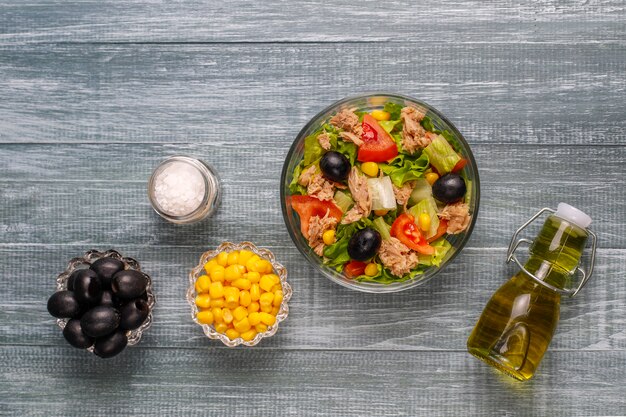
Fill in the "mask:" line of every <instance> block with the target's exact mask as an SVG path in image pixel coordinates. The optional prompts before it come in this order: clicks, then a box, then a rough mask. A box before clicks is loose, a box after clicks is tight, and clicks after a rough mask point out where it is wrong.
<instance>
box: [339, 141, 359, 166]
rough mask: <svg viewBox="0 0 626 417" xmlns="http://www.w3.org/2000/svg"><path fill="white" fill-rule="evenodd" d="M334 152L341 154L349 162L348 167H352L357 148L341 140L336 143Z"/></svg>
mask: <svg viewBox="0 0 626 417" xmlns="http://www.w3.org/2000/svg"><path fill="white" fill-rule="evenodd" d="M334 150H335V151H337V152H339V153H342V154H344V155H345V157H346V158H348V160H349V161H350V165H354V161H356V156H357V151H358V148H357V147H356V145H355V144H354V143H352V142H344V141H343V140H339V141H337V146H336V148H335V149H334Z"/></svg>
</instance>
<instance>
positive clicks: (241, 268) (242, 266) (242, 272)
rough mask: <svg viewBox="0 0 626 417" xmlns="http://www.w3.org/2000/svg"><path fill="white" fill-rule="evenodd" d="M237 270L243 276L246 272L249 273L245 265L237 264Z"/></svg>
mask: <svg viewBox="0 0 626 417" xmlns="http://www.w3.org/2000/svg"><path fill="white" fill-rule="evenodd" d="M237 269H238V270H239V273H240V274H241V275H243V274H245V273H246V272H248V270H247V269H246V266H245V265H241V264H237Z"/></svg>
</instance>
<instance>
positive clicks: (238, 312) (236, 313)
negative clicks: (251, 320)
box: [233, 306, 248, 320]
mask: <svg viewBox="0 0 626 417" xmlns="http://www.w3.org/2000/svg"><path fill="white" fill-rule="evenodd" d="M233 317H234V318H235V320H243V319H245V318H246V317H248V309H246V308H245V307H242V306H239V307H237V308H236V309H234V310H233Z"/></svg>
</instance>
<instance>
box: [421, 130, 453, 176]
mask: <svg viewBox="0 0 626 417" xmlns="http://www.w3.org/2000/svg"><path fill="white" fill-rule="evenodd" d="M423 154H426V155H428V159H429V160H430V163H431V164H432V165H433V166H434V167H435V169H437V172H439V174H440V175H444V174H447V173H448V172H450V171H452V168H454V166H455V165H456V164H457V163H458V162H459V161H460V160H461V157H460V156H459V154H457V153H456V151H455V150H454V149H453V148H452V146H451V145H450V144H449V143H448V141H447V140H446V139H445V138H444V137H443V136H441V135H439V136H437V137H436V138H435V139H433V141H432V142H431V144H430V145H428V146H427V147H425V148H424V152H423Z"/></svg>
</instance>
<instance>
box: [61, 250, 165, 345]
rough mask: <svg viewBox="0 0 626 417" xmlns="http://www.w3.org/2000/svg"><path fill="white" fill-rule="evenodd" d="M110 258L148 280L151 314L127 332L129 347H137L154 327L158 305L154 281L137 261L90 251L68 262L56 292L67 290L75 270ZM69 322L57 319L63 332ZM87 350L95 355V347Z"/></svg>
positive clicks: (147, 291) (110, 251) (107, 252)
mask: <svg viewBox="0 0 626 417" xmlns="http://www.w3.org/2000/svg"><path fill="white" fill-rule="evenodd" d="M108 257H110V258H115V259H119V260H120V261H122V262H123V263H124V269H133V270H135V271H140V272H142V273H143V274H144V275H145V276H146V278H147V279H148V286H147V289H146V295H147V297H148V307H149V309H150V313H148V317H146V319H145V320H144V322H143V323H142V324H141V326H139V327H138V328H136V329H135V330H128V331H126V336H127V337H128V345H129V346H132V345H136V344H137V343H139V340H141V336H142V335H143V332H145V331H146V330H148V328H150V326H151V325H152V309H153V308H154V305H155V304H156V297H155V295H154V292H153V290H152V279H151V278H150V276H149V275H148V274H146V273H145V272H143V271H141V267H140V266H139V262H137V261H136V260H135V259H133V258H127V257H124V256H122V255H121V254H120V253H119V252H117V251H115V250H113V249H109V250H107V251H106V252H100V251H98V250H95V249H92V250H89V251H87V252H85V254H84V255H83V256H82V257H78V258H72V259H71V260H70V261H69V262H68V264H67V268H65V271H63V272H61V273H60V274H59V276H58V277H57V279H56V283H57V289H56V291H57V292H58V291H63V290H67V280H68V278H69V276H70V275H71V274H72V272H74V271H75V270H77V269H83V268H89V266H90V265H91V264H92V263H93V262H95V261H97V260H98V259H100V258H108ZM69 320H70V319H57V325H58V326H59V327H60V328H61V330H63V329H64V328H65V325H66V324H67V322H68V321H69ZM85 350H87V351H89V352H91V353H93V346H91V347H88V348H87V349H85Z"/></svg>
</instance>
